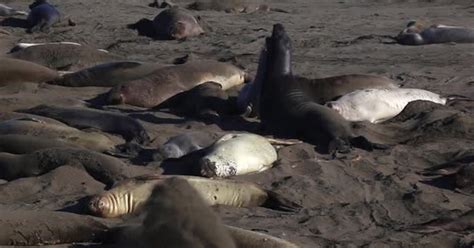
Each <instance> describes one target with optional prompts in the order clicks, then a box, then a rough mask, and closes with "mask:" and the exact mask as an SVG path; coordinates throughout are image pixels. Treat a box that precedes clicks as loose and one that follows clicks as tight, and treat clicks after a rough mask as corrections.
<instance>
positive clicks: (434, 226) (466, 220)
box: [409, 210, 474, 233]
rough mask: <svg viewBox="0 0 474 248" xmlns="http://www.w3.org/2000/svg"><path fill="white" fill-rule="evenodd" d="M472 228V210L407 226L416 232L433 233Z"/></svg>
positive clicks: (473, 221)
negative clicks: (455, 215)
mask: <svg viewBox="0 0 474 248" xmlns="http://www.w3.org/2000/svg"><path fill="white" fill-rule="evenodd" d="M473 228H474V210H470V211H468V212H466V213H464V214H462V215H461V216H459V217H455V218H452V217H443V218H439V219H435V220H432V221H429V222H426V223H423V224H419V225H414V226H411V227H409V230H410V231H413V232H418V233H434V232H439V231H442V230H444V231H451V232H463V231H467V230H472V229H473Z"/></svg>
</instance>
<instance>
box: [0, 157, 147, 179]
mask: <svg viewBox="0 0 474 248" xmlns="http://www.w3.org/2000/svg"><path fill="white" fill-rule="evenodd" d="M63 165H69V166H78V167H79V168H84V169H85V170H86V171H87V172H88V173H89V174H90V175H91V176H92V177H93V178H95V179H96V180H98V181H100V182H102V183H104V184H106V185H108V186H111V185H113V184H114V183H117V182H119V181H121V180H123V179H125V178H128V177H130V175H133V174H131V173H132V172H129V171H127V167H130V166H127V165H125V164H124V163H122V162H121V161H120V160H119V159H117V158H114V157H111V156H107V155H104V154H100V153H96V152H93V151H89V150H85V149H76V148H49V149H43V150H39V151H36V152H33V153H30V154H25V155H15V154H10V153H0V178H1V179H6V180H9V181H11V180H14V179H17V178H22V177H31V176H38V175H41V174H44V173H47V172H49V171H51V170H53V169H55V168H57V167H59V166H63ZM143 171H146V169H144V170H143ZM133 173H134V172H133ZM139 174H140V173H139ZM142 174H143V173H142Z"/></svg>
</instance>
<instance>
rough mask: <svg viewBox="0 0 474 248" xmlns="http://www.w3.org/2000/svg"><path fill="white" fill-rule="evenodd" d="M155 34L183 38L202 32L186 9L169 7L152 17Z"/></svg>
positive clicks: (170, 37)
mask: <svg viewBox="0 0 474 248" xmlns="http://www.w3.org/2000/svg"><path fill="white" fill-rule="evenodd" d="M153 27H154V29H155V32H156V35H157V36H158V37H159V38H163V39H183V38H186V37H191V36H197V35H200V34H203V33H204V30H203V29H202V27H201V26H200V25H199V23H198V21H197V20H196V18H195V17H194V16H193V15H192V14H191V13H190V12H188V11H187V10H185V9H181V8H179V7H171V8H169V9H166V10H163V11H162V12H160V13H159V14H158V15H157V16H156V17H155V19H153Z"/></svg>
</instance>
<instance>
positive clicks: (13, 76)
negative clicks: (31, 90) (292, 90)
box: [0, 58, 59, 86]
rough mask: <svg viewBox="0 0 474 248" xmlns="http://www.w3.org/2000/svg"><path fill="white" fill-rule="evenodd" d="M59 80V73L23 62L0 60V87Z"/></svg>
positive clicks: (9, 59)
mask: <svg viewBox="0 0 474 248" xmlns="http://www.w3.org/2000/svg"><path fill="white" fill-rule="evenodd" d="M57 78H59V73H58V72H57V71H55V70H51V69H49V68H47V67H44V66H42V65H39V64H35V63H32V62H28V61H25V60H19V59H11V58H0V86H5V85H7V84H16V83H43V82H47V81H51V80H55V79H57Z"/></svg>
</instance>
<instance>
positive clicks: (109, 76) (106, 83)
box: [49, 61, 162, 87]
mask: <svg viewBox="0 0 474 248" xmlns="http://www.w3.org/2000/svg"><path fill="white" fill-rule="evenodd" d="M161 67H162V66H161V65H158V64H150V63H141V62H134V61H120V62H110V63H105V64H99V65H96V66H93V67H90V68H86V69H83V70H80V71H77V72H74V73H67V74H65V75H63V76H62V77H61V78H59V79H57V80H54V81H51V82H49V83H50V84H56V85H62V86H68V87H87V86H97V87H114V86H115V85H117V84H119V83H122V82H127V81H131V80H135V79H139V78H141V77H144V76H146V75H148V74H150V73H152V72H153V71H154V70H156V69H158V68H161Z"/></svg>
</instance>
